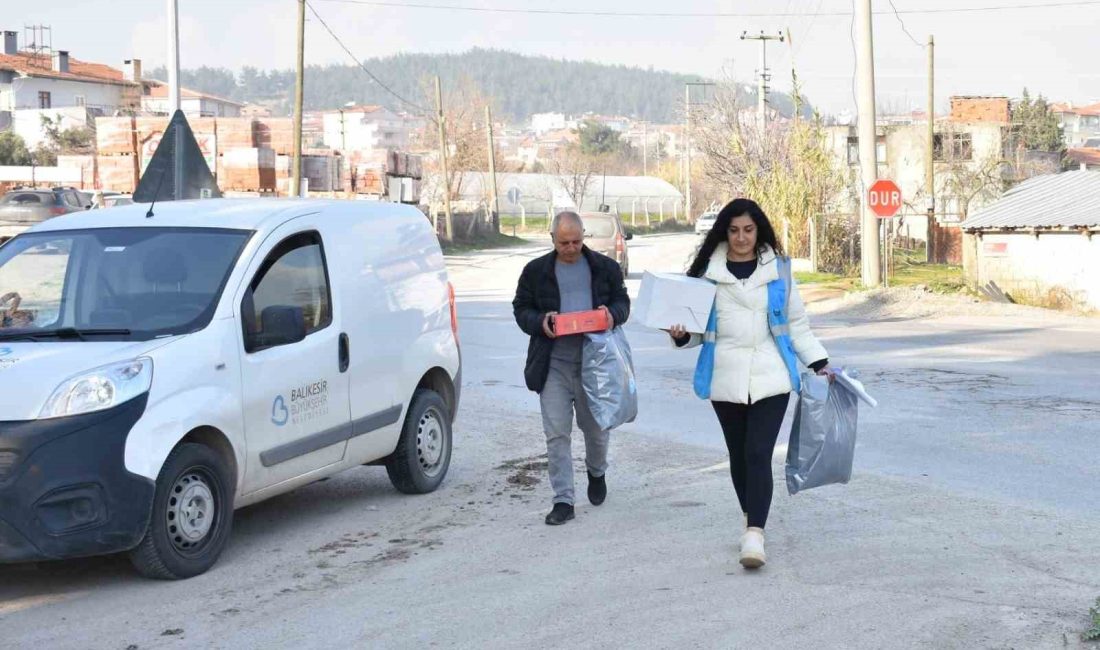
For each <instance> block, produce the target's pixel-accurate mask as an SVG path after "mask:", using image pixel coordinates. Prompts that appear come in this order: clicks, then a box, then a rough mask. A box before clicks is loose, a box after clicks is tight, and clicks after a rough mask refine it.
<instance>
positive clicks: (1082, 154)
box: [1066, 141, 1100, 172]
mask: <svg viewBox="0 0 1100 650" xmlns="http://www.w3.org/2000/svg"><path fill="white" fill-rule="evenodd" d="M1086 144H1089V143H1088V141H1086ZM1097 144H1100V143H1097ZM1066 160H1067V161H1069V162H1070V163H1072V164H1074V165H1077V166H1078V167H1079V168H1080V169H1085V170H1089V171H1094V172H1097V171H1100V147H1078V148H1076V149H1067V150H1066Z"/></svg>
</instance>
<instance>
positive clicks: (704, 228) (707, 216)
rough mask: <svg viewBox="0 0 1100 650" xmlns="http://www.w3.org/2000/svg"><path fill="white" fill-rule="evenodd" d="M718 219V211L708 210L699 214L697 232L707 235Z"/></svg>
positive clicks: (696, 221) (696, 223) (696, 222)
mask: <svg viewBox="0 0 1100 650" xmlns="http://www.w3.org/2000/svg"><path fill="white" fill-rule="evenodd" d="M717 220H718V212H717V211H711V210H708V211H706V212H704V213H703V214H701V215H699V218H698V219H696V220H695V232H696V234H699V235H705V234H707V233H708V232H710V229H711V228H713V227H714V222H715V221H717Z"/></svg>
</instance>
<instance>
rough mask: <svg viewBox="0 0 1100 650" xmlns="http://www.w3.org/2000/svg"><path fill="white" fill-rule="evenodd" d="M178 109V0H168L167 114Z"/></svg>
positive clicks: (171, 113) (172, 113)
mask: <svg viewBox="0 0 1100 650" xmlns="http://www.w3.org/2000/svg"><path fill="white" fill-rule="evenodd" d="M179 109H180V29H179V0H168V114H169V115H174V114H175V113H176V111H178V110H179Z"/></svg>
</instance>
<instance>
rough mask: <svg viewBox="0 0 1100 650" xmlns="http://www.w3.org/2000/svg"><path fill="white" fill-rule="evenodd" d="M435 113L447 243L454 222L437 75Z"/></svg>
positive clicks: (440, 88)
mask: <svg viewBox="0 0 1100 650" xmlns="http://www.w3.org/2000/svg"><path fill="white" fill-rule="evenodd" d="M435 111H436V122H438V123H439V165H440V169H441V171H442V172H443V181H442V185H443V212H444V215H445V219H446V220H445V221H444V228H445V231H444V232H445V234H444V236H445V237H446V238H447V241H454V222H453V221H452V219H451V177H450V175H449V174H448V173H447V131H446V129H445V120H446V118H445V117H444V116H443V87H442V85H441V84H440V83H439V75H436V77H435Z"/></svg>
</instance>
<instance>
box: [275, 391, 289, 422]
mask: <svg viewBox="0 0 1100 650" xmlns="http://www.w3.org/2000/svg"><path fill="white" fill-rule="evenodd" d="M289 419H290V411H289V410H287V408H286V401H285V400H284V399H283V396H282V395H279V396H277V397H276V398H275V401H274V402H272V403H271V421H272V422H273V423H274V424H275V426H278V427H281V426H283V425H284V424H286V423H287V420H289Z"/></svg>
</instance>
